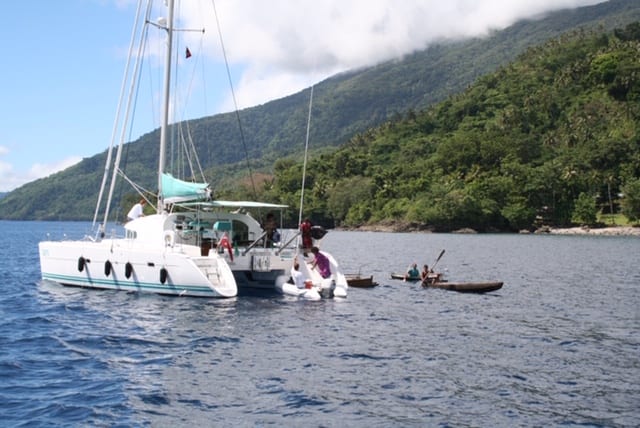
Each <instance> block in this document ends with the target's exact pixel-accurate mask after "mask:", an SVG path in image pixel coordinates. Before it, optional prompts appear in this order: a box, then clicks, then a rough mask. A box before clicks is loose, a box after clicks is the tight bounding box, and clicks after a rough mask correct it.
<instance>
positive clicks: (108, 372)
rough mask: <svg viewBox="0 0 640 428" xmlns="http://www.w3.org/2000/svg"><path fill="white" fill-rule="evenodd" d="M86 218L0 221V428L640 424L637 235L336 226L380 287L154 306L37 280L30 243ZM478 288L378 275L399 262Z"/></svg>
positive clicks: (341, 243) (349, 258)
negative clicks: (477, 283)
mask: <svg viewBox="0 0 640 428" xmlns="http://www.w3.org/2000/svg"><path fill="white" fill-rule="evenodd" d="M87 229H88V225H87V224H86V223H47V222H4V221H0V236H2V237H3V240H2V244H1V245H0V260H2V262H1V263H2V266H1V269H0V286H1V287H2V290H3V293H2V294H0V315H1V316H0V379H1V381H0V416H1V417H2V424H3V425H5V426H29V427H31V426H51V425H57V426H58V425H91V426H93V425H98V426H187V425H189V426H264V425H276V426H367V427H378V426H379V427H386V426H455V427H460V426H481V427H489V426H491V427H494V426H502V427H516V426H527V427H529V426H558V425H562V426H595V427H599V426H602V427H632V426H638V425H639V424H640V382H639V381H638V380H639V379H640V316H639V315H640V310H639V309H638V307H639V304H640V291H639V289H640V268H639V263H638V262H639V261H640V257H639V255H640V239H639V238H637V237H584V236H537V235H536V236H534V235H529V236H523V235H451V234H390V233H365V232H338V231H331V232H330V233H329V234H328V235H327V236H326V237H325V239H324V241H323V243H322V247H323V248H324V249H326V250H328V251H330V252H332V253H333V254H334V255H335V256H336V257H337V259H338V260H339V261H340V263H341V265H342V266H343V268H344V270H345V271H348V272H357V271H358V270H360V271H361V272H362V273H363V274H367V275H369V274H372V275H374V279H375V280H377V281H378V282H379V283H380V286H378V287H376V288H373V289H350V294H349V297H348V298H347V299H346V300H344V301H332V300H323V301H320V302H307V301H298V300H294V299H292V298H287V297H283V296H278V295H263V296H244V297H238V298H234V299H229V300H208V299H193V298H168V297H160V296H154V295H136V294H127V293H120V292H112V291H95V290H84V289H76V288H67V287H62V286H59V285H56V284H50V283H41V282H40V278H39V275H40V272H39V263H38V251H37V243H38V241H40V240H42V239H44V238H46V235H47V233H50V234H51V236H52V237H62V235H63V233H67V234H68V235H69V236H71V237H79V236H82V235H83V234H84V233H85V232H86V231H87ZM442 249H445V250H446V253H445V255H444V256H443V257H442V259H441V260H440V262H439V264H438V268H439V269H442V270H445V271H446V272H447V274H448V277H449V279H450V280H461V281H462V280H493V279H499V280H502V281H504V282H505V285H504V287H503V288H502V289H501V290H499V291H497V292H493V293H489V294H485V295H467V294H459V293H455V292H450V291H444V290H432V289H422V288H420V287H418V286H417V285H415V284H408V283H402V282H401V281H393V280H390V279H388V278H389V274H390V273H391V272H393V271H403V270H404V269H405V268H406V266H407V265H408V264H409V263H411V262H417V263H418V264H423V263H428V264H432V263H433V262H434V260H435V258H436V257H437V256H438V254H439V253H440V251H441V250H442Z"/></svg>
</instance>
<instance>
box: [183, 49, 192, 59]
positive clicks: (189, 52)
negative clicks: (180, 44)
mask: <svg viewBox="0 0 640 428" xmlns="http://www.w3.org/2000/svg"><path fill="white" fill-rule="evenodd" d="M184 56H185V57H186V58H191V51H190V50H189V48H187V50H186V51H185V53H184Z"/></svg>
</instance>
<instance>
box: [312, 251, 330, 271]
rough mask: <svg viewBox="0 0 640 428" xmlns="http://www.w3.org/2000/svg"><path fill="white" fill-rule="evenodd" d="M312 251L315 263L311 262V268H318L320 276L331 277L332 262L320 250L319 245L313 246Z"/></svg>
mask: <svg viewBox="0 0 640 428" xmlns="http://www.w3.org/2000/svg"><path fill="white" fill-rule="evenodd" d="M311 252H312V253H313V257H314V259H313V263H312V264H311V269H314V268H316V267H317V268H318V272H319V273H320V276H321V277H323V278H329V277H330V276H331V263H330V262H329V259H328V258H327V256H325V255H324V254H322V253H321V252H320V249H318V247H312V248H311Z"/></svg>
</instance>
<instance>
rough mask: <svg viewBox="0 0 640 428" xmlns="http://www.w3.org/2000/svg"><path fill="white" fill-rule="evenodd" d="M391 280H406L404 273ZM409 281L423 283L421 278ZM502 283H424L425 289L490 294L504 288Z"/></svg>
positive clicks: (409, 279) (392, 277) (395, 274)
mask: <svg viewBox="0 0 640 428" xmlns="http://www.w3.org/2000/svg"><path fill="white" fill-rule="evenodd" d="M391 279H399V280H404V274H403V273H392V274H391ZM406 280H407V281H411V282H422V279H421V278H419V277H407V279H406ZM502 285H503V283H502V282H501V281H484V282H450V281H447V280H446V279H440V280H437V281H434V282H429V283H428V284H427V283H422V286H423V287H425V288H441V289H443V290H451V291H458V292H460V293H488V292H490V291H496V290H499V289H501V288H502Z"/></svg>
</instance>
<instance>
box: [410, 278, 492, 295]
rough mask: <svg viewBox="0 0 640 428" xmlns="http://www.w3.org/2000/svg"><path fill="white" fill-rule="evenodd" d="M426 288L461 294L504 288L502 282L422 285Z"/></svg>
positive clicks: (446, 282)
mask: <svg viewBox="0 0 640 428" xmlns="http://www.w3.org/2000/svg"><path fill="white" fill-rule="evenodd" d="M422 286H423V287H424V288H442V289H443V290H451V291H458V292H460V293H488V292H490V291H495V290H499V289H501V288H502V282H501V281H486V282H448V281H445V282H433V283H428V284H427V283H422Z"/></svg>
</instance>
